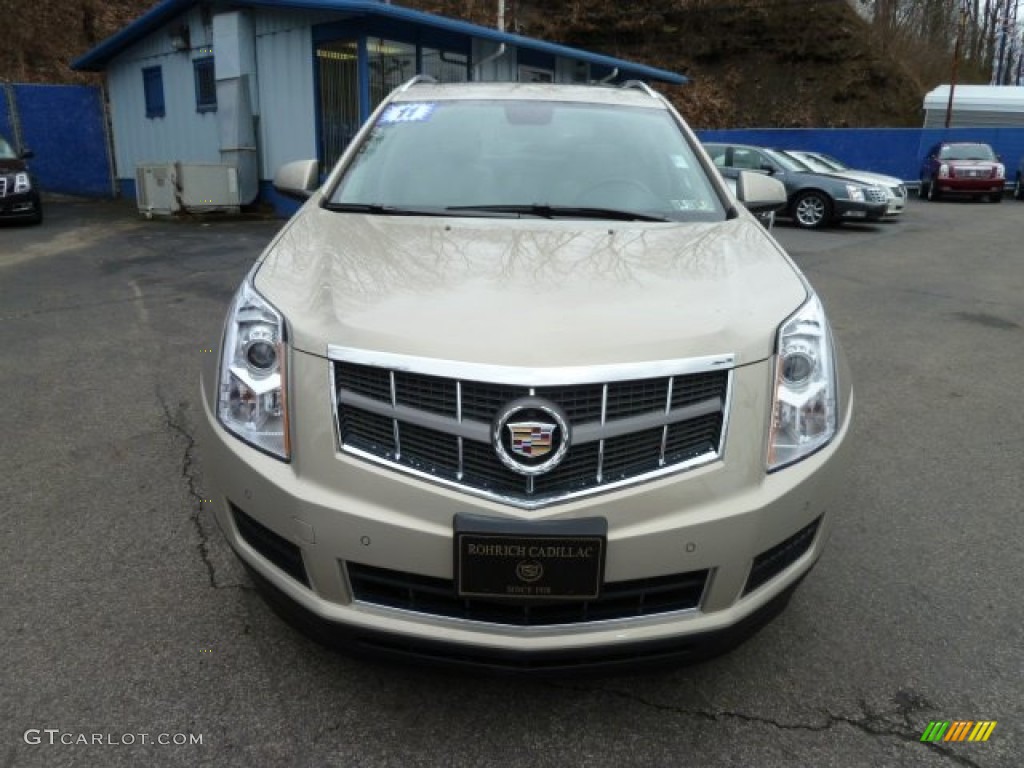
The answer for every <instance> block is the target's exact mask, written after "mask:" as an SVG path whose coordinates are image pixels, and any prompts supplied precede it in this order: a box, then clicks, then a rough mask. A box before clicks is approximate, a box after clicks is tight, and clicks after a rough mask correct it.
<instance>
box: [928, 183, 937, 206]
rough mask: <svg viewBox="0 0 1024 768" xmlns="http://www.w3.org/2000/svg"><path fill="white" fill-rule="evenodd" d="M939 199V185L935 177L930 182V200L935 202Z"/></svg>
mask: <svg viewBox="0 0 1024 768" xmlns="http://www.w3.org/2000/svg"><path fill="white" fill-rule="evenodd" d="M938 199H939V185H938V184H936V183H935V179H932V180H931V181H929V182H928V200H929V201H930V202H932V203H934V202H935V201H936V200H938Z"/></svg>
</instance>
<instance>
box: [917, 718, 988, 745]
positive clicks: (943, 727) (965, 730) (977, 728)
mask: <svg viewBox="0 0 1024 768" xmlns="http://www.w3.org/2000/svg"><path fill="white" fill-rule="evenodd" d="M995 727H996V721H995V720H977V721H975V720H953V721H952V722H951V721H949V720H932V721H931V722H930V723H928V727H927V728H925V729H924V733H922V734H921V741H932V742H934V741H988V737H989V736H991V735H992V731H994V730H995Z"/></svg>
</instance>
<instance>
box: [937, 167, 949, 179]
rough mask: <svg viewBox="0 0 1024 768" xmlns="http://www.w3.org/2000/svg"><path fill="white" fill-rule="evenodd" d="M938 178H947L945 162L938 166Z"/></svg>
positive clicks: (947, 170)
mask: <svg viewBox="0 0 1024 768" xmlns="http://www.w3.org/2000/svg"><path fill="white" fill-rule="evenodd" d="M939 178H940V179H948V178H949V166H948V165H946V164H945V163H943V164H942V165H940V166H939Z"/></svg>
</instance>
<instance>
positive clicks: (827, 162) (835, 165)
mask: <svg viewBox="0 0 1024 768" xmlns="http://www.w3.org/2000/svg"><path fill="white" fill-rule="evenodd" d="M786 154H787V155H789V156H791V157H795V158H796V159H797V160H799V161H800V162H801V163H803V164H804V165H806V166H808V167H809V168H810V169H811V170H813V171H817V172H818V173H836V174H840V175H842V176H845V177H846V178H848V179H854V180H856V181H862V182H864V183H865V184H871V185H878V186H880V187H881V188H882V189H883V190H885V194H886V202H887V204H888V205H887V207H886V209H885V215H886V216H899V215H900V214H901V213H903V209H904V208H905V207H906V205H907V187H906V185H905V184H904V183H903V181H902V180H901V179H897V178H896V177H895V176H886V175H885V174H882V173H874V172H872V171H859V170H857V169H856V168H851V167H850V166H848V165H847V164H846V163H844V162H843V161H842V160H839V159H837V158H835V157H833V156H832V155H829V154H826V153H824V152H810V151H807V150H802V149H787V150H786Z"/></svg>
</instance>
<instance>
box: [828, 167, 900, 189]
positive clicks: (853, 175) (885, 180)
mask: <svg viewBox="0 0 1024 768" xmlns="http://www.w3.org/2000/svg"><path fill="white" fill-rule="evenodd" d="M836 175H837V176H842V177H843V178H847V179H853V180H854V181H859V182H860V183H861V184H871V185H872V186H875V185H881V186H883V187H898V186H900V185H901V184H902V183H903V182H902V181H901V180H900V179H897V178H896V177H895V176H885V175H884V174H881V173H873V172H872V171H854V170H850V169H847V170H845V171H836Z"/></svg>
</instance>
